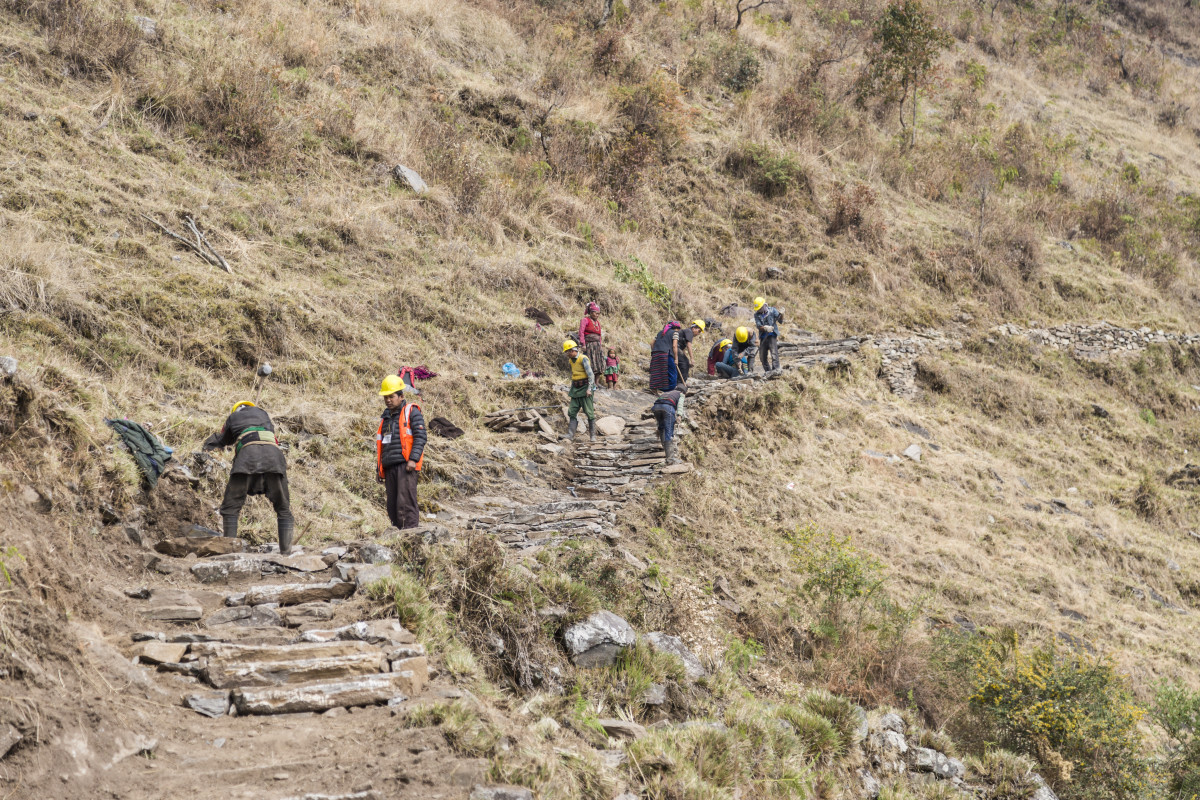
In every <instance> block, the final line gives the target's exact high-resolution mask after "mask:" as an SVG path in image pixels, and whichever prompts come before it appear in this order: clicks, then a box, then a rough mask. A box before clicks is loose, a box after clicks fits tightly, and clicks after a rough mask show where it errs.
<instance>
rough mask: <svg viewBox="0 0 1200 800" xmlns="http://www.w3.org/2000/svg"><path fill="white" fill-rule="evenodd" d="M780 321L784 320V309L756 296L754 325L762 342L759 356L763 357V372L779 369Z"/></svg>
mask: <svg viewBox="0 0 1200 800" xmlns="http://www.w3.org/2000/svg"><path fill="white" fill-rule="evenodd" d="M780 322H783V312H782V311H780V310H779V309H778V308H775V307H774V306H769V305H767V301H766V300H764V299H763V298H761V297H756V298H754V326H755V327H756V328H758V339H759V341H760V342H761V344H760V346H759V350H758V352H759V358H760V359H762V368H763V372H775V371H777V370H778V369H779V323H780ZM768 361H769V362H770V364H769V365H768Z"/></svg>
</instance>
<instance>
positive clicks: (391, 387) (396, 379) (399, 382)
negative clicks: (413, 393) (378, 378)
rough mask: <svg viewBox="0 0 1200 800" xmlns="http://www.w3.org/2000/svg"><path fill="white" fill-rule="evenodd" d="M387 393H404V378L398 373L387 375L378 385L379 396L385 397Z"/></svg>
mask: <svg viewBox="0 0 1200 800" xmlns="http://www.w3.org/2000/svg"><path fill="white" fill-rule="evenodd" d="M389 394H404V380H403V379H402V378H401V377H400V376H399V375H388V376H387V377H386V378H384V379H383V383H381V384H380V385H379V396H380V397H387V396H388V395H389Z"/></svg>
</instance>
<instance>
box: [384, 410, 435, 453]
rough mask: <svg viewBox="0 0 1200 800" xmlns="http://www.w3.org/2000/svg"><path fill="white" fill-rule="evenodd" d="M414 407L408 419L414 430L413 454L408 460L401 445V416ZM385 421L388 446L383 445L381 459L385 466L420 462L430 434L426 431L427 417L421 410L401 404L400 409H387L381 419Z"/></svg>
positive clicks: (385, 435)
mask: <svg viewBox="0 0 1200 800" xmlns="http://www.w3.org/2000/svg"><path fill="white" fill-rule="evenodd" d="M409 405H412V406H413V410H412V416H411V417H409V418H408V424H409V427H411V428H412V437H413V443H412V452H411V453H409V454H408V458H407V459H406V458H405V457H404V448H403V447H402V446H401V444H400V415H401V414H402V413H404V409H405V407H407V406H409ZM380 419H382V420H383V435H384V437H385V438H387V439H388V442H387V444H384V445H383V453H382V454H381V459H382V462H383V466H384V467H385V468H386V467H394V466H396V465H397V464H403V463H404V462H405V461H419V460H420V459H421V453H423V452H425V442H426V440H427V439H428V438H429V434H428V433H427V432H426V430H425V417H424V416H422V414H421V409H420V408H419V407H418V406H416V405H413V404H411V403H401V404H400V407H399V408H395V409H392V408H388V409H385V410H384V412H383V415H382V416H381V417H380Z"/></svg>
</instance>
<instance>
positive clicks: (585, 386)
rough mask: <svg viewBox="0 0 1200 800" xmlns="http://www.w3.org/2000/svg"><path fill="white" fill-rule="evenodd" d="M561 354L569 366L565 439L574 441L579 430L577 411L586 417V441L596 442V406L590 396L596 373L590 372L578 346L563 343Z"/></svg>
mask: <svg viewBox="0 0 1200 800" xmlns="http://www.w3.org/2000/svg"><path fill="white" fill-rule="evenodd" d="M563 352H564V353H565V354H566V356H567V361H568V362H569V363H570V364H571V391H570V392H568V393H567V396H568V397H570V398H571V403H570V405H569V406H567V419H568V420H569V422H568V423H567V438H568V439H571V440H574V439H575V432H576V431H577V430H579V410H580V409H581V408H582V409H583V413H584V414H586V415H587V421H588V440H589V441H592V442H594V441H596V406H595V405H594V403H593V402H592V394H593V393H594V392H595V391H596V373H595V372H593V371H592V362H591V359H589V358H588V357H587V356H585V355H584V354H583V353H581V352H579V345H578V344H577V343H575V342H573V341H571V340H570V339H567V340H566V341H565V342H563Z"/></svg>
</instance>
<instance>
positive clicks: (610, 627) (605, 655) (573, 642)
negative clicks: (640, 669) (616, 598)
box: [563, 611, 637, 667]
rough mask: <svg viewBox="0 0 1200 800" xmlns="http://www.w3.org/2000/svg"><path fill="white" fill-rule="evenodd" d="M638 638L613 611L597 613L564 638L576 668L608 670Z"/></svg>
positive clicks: (576, 625)
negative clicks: (621, 653)
mask: <svg viewBox="0 0 1200 800" xmlns="http://www.w3.org/2000/svg"><path fill="white" fill-rule="evenodd" d="M636 638H637V634H635V633H634V630H633V628H632V627H630V625H629V623H628V622H626V621H625V620H623V619H621V618H620V617H618V616H617V615H616V614H614V613H612V612H611V611H597V612H596V613H594V614H592V615H591V616H590V617H588V618H587V619H586V620H584V621H583V622H579V623H577V624H575V625H572V626H571V627H569V628H567V630H566V631H565V632H564V634H563V641H564V642H565V643H566V646H567V653H568V654H569V655H570V656H571V662H572V663H573V664H575V666H577V667H608V666H612V665H613V664H614V663H616V660H617V656H618V655H619V654H620V652H621V651H622V650H624V649H625V648H626V647H629V646H631V645H632V644H633V643H634V641H635V640H636Z"/></svg>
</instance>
